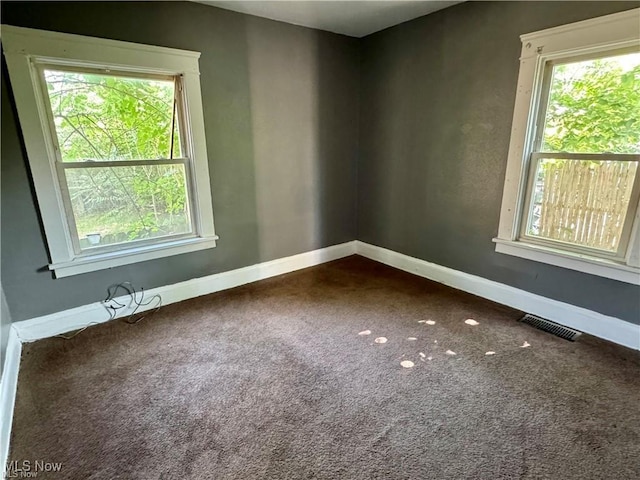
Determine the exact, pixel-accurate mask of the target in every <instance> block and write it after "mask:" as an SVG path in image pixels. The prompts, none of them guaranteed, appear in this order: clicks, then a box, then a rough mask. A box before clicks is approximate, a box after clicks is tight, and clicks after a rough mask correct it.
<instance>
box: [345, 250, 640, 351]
mask: <svg viewBox="0 0 640 480" xmlns="http://www.w3.org/2000/svg"><path fill="white" fill-rule="evenodd" d="M356 253H357V254H358V255H362V256H363V257H367V258H369V259H371V260H375V261H377V262H380V263H384V264H385V265H389V266H391V267H395V268H397V269H399V270H404V271H405V272H409V273H413V274H415V275H419V276H421V277H425V278H428V279H429V280H434V281H436V282H438V283H442V284H444V285H448V286H450V287H453V288H457V289H458V290H462V291H464V292H468V293H472V294H474V295H478V296H479V297H483V298H486V299H489V300H492V301H494V302H496V303H500V304H502V305H507V306H509V307H512V308H515V309H517V310H522V311H523V312H527V313H533V314H535V315H538V316H540V317H543V318H546V319H548V320H551V321H554V322H556V323H559V324H561V325H565V326H567V327H570V328H574V329H576V330H580V331H581V332H585V333H588V334H589V335H593V336H595V337H600V338H604V339H605V340H609V341H611V342H614V343H617V344H620V345H624V346H625V347H629V348H633V349H635V350H640V326H639V325H634V324H633V323H630V322H625V321H624V320H621V319H619V318H615V317H609V316H607V315H603V314H601V313H597V312H594V311H592V310H587V309H586V308H581V307H576V306H575V305H571V304H568V303H563V302H559V301H557V300H552V299H550V298H546V297H542V296H540V295H535V294H533V293H529V292H526V291H524V290H520V289H518V288H514V287H510V286H508V285H504V284H502V283H498V282H494V281H492V280H487V279H486V278H482V277H478V276H475V275H471V274H468V273H464V272H460V271H458V270H454V269H452V268H447V267H443V266H441V265H436V264H435V263H430V262H427V261H425V260H420V259H418V258H414V257H409V256H407V255H403V254H401V253H397V252H394V251H392V250H387V249H385V248H381V247H376V246H374V245H370V244H368V243H364V242H360V241H357V242H356Z"/></svg>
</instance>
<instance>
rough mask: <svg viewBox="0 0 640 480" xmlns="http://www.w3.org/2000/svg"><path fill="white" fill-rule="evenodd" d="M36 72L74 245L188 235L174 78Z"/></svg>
mask: <svg viewBox="0 0 640 480" xmlns="http://www.w3.org/2000/svg"><path fill="white" fill-rule="evenodd" d="M42 73H43V77H44V80H45V82H46V87H47V89H46V91H47V96H48V99H49V104H50V113H51V117H52V121H53V125H54V128H55V132H56V139H57V151H58V152H59V155H58V156H59V158H58V164H59V168H58V171H59V172H60V176H61V178H60V182H61V183H64V184H66V187H67V188H66V189H64V188H63V191H65V192H66V193H67V195H66V198H65V200H66V201H67V202H68V205H67V211H69V212H70V213H71V214H72V218H71V219H70V220H71V221H72V222H73V224H74V226H75V228H74V233H75V238H74V240H75V243H76V246H77V247H78V248H79V249H80V250H81V251H84V250H86V249H97V248H101V247H109V246H111V245H117V244H122V243H125V242H138V241H144V240H146V239H153V238H157V237H169V236H176V235H178V236H179V235H188V234H190V233H191V232H192V225H191V219H190V214H189V211H190V208H189V198H188V195H187V192H188V189H187V178H186V171H187V170H186V169H185V163H186V161H187V160H186V158H185V157H186V155H184V154H183V152H182V150H181V142H180V128H179V125H180V124H181V122H180V121H179V120H180V117H181V116H182V115H181V108H180V102H179V101H178V100H179V96H178V95H177V90H179V88H180V84H179V80H180V79H179V78H178V77H175V78H173V77H165V78H154V77H150V76H146V77H144V78H140V77H132V76H122V75H119V74H112V73H99V72H90V71H80V70H72V71H64V70H60V69H54V68H50V67H47V66H45V67H43V68H42ZM176 87H177V88H176Z"/></svg>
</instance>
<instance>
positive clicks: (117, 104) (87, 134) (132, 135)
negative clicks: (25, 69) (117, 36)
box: [44, 69, 181, 162]
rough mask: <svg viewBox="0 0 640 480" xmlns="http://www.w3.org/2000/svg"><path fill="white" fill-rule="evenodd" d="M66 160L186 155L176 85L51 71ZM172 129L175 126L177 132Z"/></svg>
mask: <svg viewBox="0 0 640 480" xmlns="http://www.w3.org/2000/svg"><path fill="white" fill-rule="evenodd" d="M44 77H45V81H46V84H47V93H48V95H49V100H50V102H51V112H52V114H53V121H54V124H55V129H56V135H57V137H58V144H59V145H60V153H61V156H62V160H63V161H65V162H83V161H101V160H132V159H139V160H140V159H145V160H151V159H158V158H170V151H171V142H172V138H171V137H172V135H171V133H172V131H173V132H174V136H173V137H174V138H173V144H174V149H173V152H174V156H173V158H176V157H180V156H181V155H180V153H179V152H180V145H179V144H180V139H179V135H178V129H177V123H178V122H177V120H176V121H174V82H173V81H168V80H156V79H148V78H131V77H123V76H112V75H100V74H95V73H78V72H69V71H66V72H65V71H58V70H49V69H47V70H45V71H44ZM172 126H173V127H174V128H173V130H172Z"/></svg>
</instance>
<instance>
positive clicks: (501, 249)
mask: <svg viewBox="0 0 640 480" xmlns="http://www.w3.org/2000/svg"><path fill="white" fill-rule="evenodd" d="M493 241H494V242H495V244H496V252H498V253H504V254H506V255H513V256H515V257H520V258H526V259H528V260H534V261H536V262H542V263H547V264H549V265H555V266H558V267H563V268H568V269H570V270H577V271H579V272H584V273H588V274H591V275H597V276H599V277H605V278H610V279H612V280H618V281H620V282H625V283H631V284H633V285H640V269H638V268H635V267H630V266H628V265H622V264H620V263H617V262H614V261H611V260H605V259H602V258H597V257H592V256H590V255H583V254H579V253H572V252H567V251H563V250H559V249H556V248H551V247H546V246H540V245H533V244H529V243H523V242H518V241H515V240H505V239H502V238H494V239H493Z"/></svg>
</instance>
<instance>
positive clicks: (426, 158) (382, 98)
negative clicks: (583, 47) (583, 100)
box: [358, 2, 640, 323]
mask: <svg viewBox="0 0 640 480" xmlns="http://www.w3.org/2000/svg"><path fill="white" fill-rule="evenodd" d="M639 5H640V4H639V3H638V2H620V3H618V2H467V3H464V4H460V5H456V6H454V7H451V8H447V9H445V10H442V11H440V12H436V13H434V14H432V15H427V16H425V17H422V18H419V19H416V20H413V21H411V22H407V23H405V24H402V25H399V26H397V27H393V28H391V29H388V30H385V31H383V32H380V33H377V34H374V35H371V36H369V37H366V38H365V39H364V40H363V45H362V48H363V52H362V55H363V60H362V61H363V66H362V88H361V119H362V122H361V141H360V160H359V162H360V163H359V168H358V179H359V183H358V197H359V207H358V220H359V223H358V239H359V240H362V241H365V242H368V243H372V244H375V245H379V246H382V247H386V248H389V249H391V250H395V251H397V252H401V253H404V254H406V255H411V256H413V257H417V258H421V259H423V260H427V261H429V262H434V263H437V264H440V265H444V266H447V267H451V268H455V269H457V270H461V271H464V272H468V273H471V274H475V275H479V276H481V277H485V278H488V279H491V280H495V281H498V282H502V283H505V284H508V285H512V286H514V287H517V288H521V289H523V290H527V291H530V292H533V293H536V294H540V295H543V296H545V297H550V298H553V299H557V300H560V301H563V302H568V303H571V304H575V305H578V306H582V307H585V308H589V309H592V310H595V311H598V312H601V313H604V314H607V315H612V316H615V317H619V318H622V319H625V320H627V321H630V322H634V323H639V322H640V319H639V316H640V314H639V310H640V289H639V288H638V287H637V286H633V285H630V284H627V283H621V282H617V281H614V280H609V279H604V278H601V277H596V276H591V275H586V274H582V273H579V272H575V271H572V270H566V269H562V268H557V267H554V266H550V265H545V264H541V263H536V262H532V261H529V260H525V259H521V258H516V257H511V256H507V255H503V254H498V253H495V251H494V244H493V243H492V241H491V239H492V238H493V237H495V236H496V234H497V231H498V220H499V214H500V204H501V200H502V187H503V182H504V174H505V168H506V162H507V149H508V145H509V136H510V134H511V120H512V116H513V106H514V101H515V94H516V85H517V76H518V69H519V60H518V58H519V55H520V48H521V43H520V39H519V35H521V34H524V33H528V32H532V31H536V30H540V29H544V28H549V27H553V26H557V25H561V24H565V23H570V22H575V21H579V20H584V19H587V18H590V17H596V16H600V15H605V14H608V13H613V12H616V11H620V10H625V9H630V8H633V7H637V6H639Z"/></svg>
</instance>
